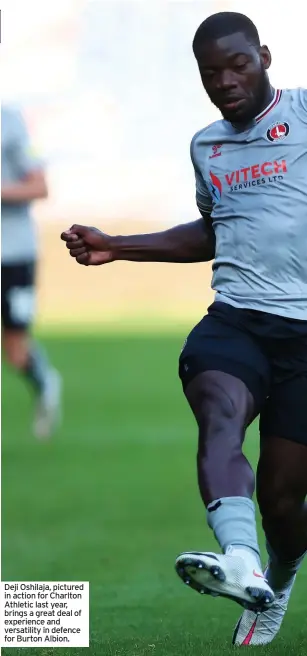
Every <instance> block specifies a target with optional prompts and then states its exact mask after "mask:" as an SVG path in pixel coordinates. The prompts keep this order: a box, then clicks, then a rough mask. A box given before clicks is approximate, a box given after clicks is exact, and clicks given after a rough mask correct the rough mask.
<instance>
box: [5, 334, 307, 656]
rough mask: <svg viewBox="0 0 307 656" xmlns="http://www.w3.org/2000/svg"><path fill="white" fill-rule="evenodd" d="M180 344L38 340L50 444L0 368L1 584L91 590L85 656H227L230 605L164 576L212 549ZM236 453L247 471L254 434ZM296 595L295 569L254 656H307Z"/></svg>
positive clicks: (303, 577) (300, 595) (165, 339)
mask: <svg viewBox="0 0 307 656" xmlns="http://www.w3.org/2000/svg"><path fill="white" fill-rule="evenodd" d="M183 338H184V332H182V334H181V335H180V336H178V335H174V336H172V335H167V336H166V335H164V336H159V335H153V336H151V335H144V336H143V337H139V336H137V335H132V334H129V335H126V336H125V335H123V334H122V335H120V334H116V335H113V336H108V335H101V336H99V335H96V336H95V335H94V334H91V335H90V336H89V337H88V336H86V335H83V336H82V335H76V334H75V335H74V334H72V335H69V334H65V335H64V334H63V335H61V334H59V333H58V334H57V335H53V336H49V337H45V338H44V340H43V341H44V342H45V344H46V346H47V348H48V350H49V353H50V355H51V357H52V359H53V361H54V363H55V364H56V365H57V366H58V367H59V369H60V370H61V371H62V373H63V377H64V381H65V422H64V424H63V428H62V429H61V431H60V432H59V434H58V435H57V436H56V438H54V440H53V441H51V442H50V443H37V442H36V441H35V440H34V439H33V438H32V437H31V434H30V431H29V425H30V419H31V414H30V413H31V398H30V396H29V395H28V394H27V393H26V391H25V390H24V387H23V385H22V382H21V381H20V380H19V379H18V378H17V377H16V376H14V375H13V374H12V373H11V372H8V371H7V370H6V369H4V372H3V378H2V382H3V385H2V531H3V532H2V579H3V580H16V581H18V580H30V581H31V580H37V581H48V580H55V581H56V580H68V581H69V580H75V581H76V580H89V581H90V597H91V612H90V628H91V639H90V648H89V653H90V655H92V656H145V655H146V656H148V655H150V656H201V655H202V656H211V655H213V654H214V655H217V656H222V655H224V654H231V653H233V647H231V635H232V629H233V626H234V623H235V621H236V619H237V617H238V615H239V613H240V607H239V606H236V605H234V604H233V603H231V602H227V601H225V600H221V599H211V598H208V597H205V598H204V597H200V595H197V594H196V593H195V592H193V591H192V590H189V589H186V588H185V587H184V586H183V585H182V583H181V581H180V580H179V578H177V576H176V575H175V572H174V569H173V563H174V558H175V556H176V555H177V553H178V552H180V551H183V550H188V549H195V550H203V549H212V548H215V543H214V540H213V539H212V535H211V533H210V532H209V531H208V529H207V528H206V523H205V517H204V511H203V507H202V505H201V502H200V499H199V496H198V490H197V485H196V476H195V447H196V427H195V425H194V420H193V417H192V415H191V414H190V410H189V408H188V406H187V404H186V402H185V401H184V398H183V395H182V391H181V386H180V382H179V379H178V378H177V373H176V371H177V360H178V353H179V351H180V348H181V345H182V342H183ZM246 452H247V454H248V456H249V457H250V458H251V460H252V461H253V463H255V462H256V459H257V453H258V438H257V430H256V427H255V426H254V427H252V430H251V431H250V433H249V437H248V440H247V443H246ZM262 545H263V540H262ZM306 587H307V570H306V567H305V568H304V569H303V570H302V571H301V574H300V576H299V578H298V581H297V584H296V586H295V591H294V593H293V597H292V599H291V605H290V608H289V612H288V614H287V617H286V619H285V622H284V626H283V628H282V631H281V633H280V636H279V637H278V638H277V639H276V640H275V641H274V643H273V645H271V646H269V647H267V648H265V649H262V648H256V651H257V654H259V656H262V654H275V655H276V656H277V655H278V656H281V655H283V654H287V656H289V655H290V654H293V655H294V654H295V656H303V654H306V652H307V627H306V608H305V599H306ZM55 651H57V649H55V650H54V649H51V648H50V647H48V648H45V649H44V648H37V649H34V656H35V653H36V654H39V656H43V655H44V656H47V654H48V655H49V654H50V655H51V654H52V655H54V654H55ZM251 651H252V652H253V649H251ZM58 653H59V656H65V655H66V654H67V656H74V654H81V653H82V650H81V649H65V648H61V649H59V651H58ZM3 654H7V656H13V655H14V654H16V655H17V654H20V655H21V656H32V655H33V649H28V648H23V649H17V648H16V649H13V650H12V649H3Z"/></svg>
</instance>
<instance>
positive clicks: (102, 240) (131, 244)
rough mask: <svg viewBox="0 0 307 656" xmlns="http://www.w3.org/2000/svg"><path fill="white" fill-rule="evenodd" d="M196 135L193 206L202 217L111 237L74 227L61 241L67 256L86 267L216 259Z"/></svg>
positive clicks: (207, 197)
mask: <svg viewBox="0 0 307 656" xmlns="http://www.w3.org/2000/svg"><path fill="white" fill-rule="evenodd" d="M200 134H201V133H197V134H196V135H195V136H194V137H193V139H192V142H191V149H190V154H191V160H192V164H193V167H194V172H195V180H196V203H197V206H198V209H199V211H200V213H201V215H202V218H200V219H197V220H196V221H192V222H191V223H185V224H183V225H178V226H175V227H174V228H170V229H169V230H164V231H162V232H155V233H151V234H142V235H129V236H121V235H118V236H117V237H111V236H110V235H106V234H105V233H103V232H100V230H97V229H96V228H88V227H86V226H80V225H74V226H72V227H71V228H70V229H69V230H67V231H66V232H63V233H62V235H61V238H62V239H63V241H66V246H67V248H68V249H69V251H70V255H71V256H72V257H74V258H75V259H76V260H77V262H78V263H79V264H83V265H85V266H89V265H99V264H106V263H108V262H114V261H115V260H130V261H132V262H209V261H210V260H213V259H214V257H215V234H214V230H213V227H212V220H211V210H212V200H211V196H210V194H209V192H208V189H207V187H206V184H205V182H204V179H203V176H202V174H201V171H200V168H199V166H198V163H197V157H196V156H195V145H196V142H197V138H198V135H200Z"/></svg>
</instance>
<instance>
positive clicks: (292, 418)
mask: <svg viewBox="0 0 307 656" xmlns="http://www.w3.org/2000/svg"><path fill="white" fill-rule="evenodd" d="M209 370H212V371H223V372H225V373H228V374H230V375H232V376H235V377H236V378H239V379H240V380H242V381H243V382H244V383H245V385H246V386H247V388H248V389H249V390H250V392H251V394H252V395H253V397H254V400H255V405H256V409H257V412H258V414H260V433H261V437H268V436H277V437H283V438H285V439H290V440H293V441H295V442H299V443H302V444H306V445H307V321H300V320H296V319H288V318H285V317H281V316H277V315H274V314H269V313H266V312H258V311H254V310H245V309H238V308H235V307H233V306H231V305H228V304H226V303H221V302H215V303H213V304H212V305H211V306H210V307H209V308H208V314H207V315H206V316H205V317H204V318H203V319H202V320H201V321H200V322H199V323H198V324H197V325H196V326H195V328H193V330H192V331H191V333H190V334H189V336H188V338H187V340H186V342H185V345H184V347H183V349H182V352H181V355H180V360H179V375H180V378H181V381H182V385H183V388H184V389H185V388H186V387H187V385H188V384H189V382H190V381H191V380H193V378H195V376H197V375H198V374H199V373H201V372H204V371H209Z"/></svg>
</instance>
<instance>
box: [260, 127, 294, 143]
mask: <svg viewBox="0 0 307 656" xmlns="http://www.w3.org/2000/svg"><path fill="white" fill-rule="evenodd" d="M289 130H290V127H289V123H274V124H273V125H271V127H270V128H269V129H268V131H267V133H266V136H267V139H268V140H269V141H271V142H276V141H282V140H283V139H285V138H286V137H287V136H288V134H289Z"/></svg>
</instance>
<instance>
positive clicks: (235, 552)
mask: <svg viewBox="0 0 307 656" xmlns="http://www.w3.org/2000/svg"><path fill="white" fill-rule="evenodd" d="M225 554H226V556H235V557H238V558H242V559H243V560H244V561H245V563H246V565H247V566H248V567H250V568H251V569H255V570H256V571H257V573H260V572H262V565H261V560H260V554H259V553H258V551H255V550H254V549H251V548H250V547H249V546H248V545H239V544H234V545H229V546H228V547H227V549H226V552H225Z"/></svg>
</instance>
